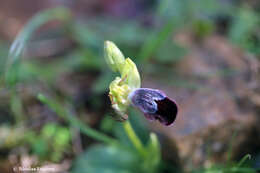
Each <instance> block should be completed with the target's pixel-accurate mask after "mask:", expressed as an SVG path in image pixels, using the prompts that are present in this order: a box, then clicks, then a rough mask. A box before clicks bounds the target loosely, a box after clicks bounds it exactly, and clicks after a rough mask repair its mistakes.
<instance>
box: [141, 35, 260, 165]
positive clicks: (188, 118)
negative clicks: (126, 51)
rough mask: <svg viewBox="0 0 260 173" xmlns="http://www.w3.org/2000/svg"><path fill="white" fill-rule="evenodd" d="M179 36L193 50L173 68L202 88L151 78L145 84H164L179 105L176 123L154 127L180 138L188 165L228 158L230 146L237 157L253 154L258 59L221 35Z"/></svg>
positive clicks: (257, 136)
mask: <svg viewBox="0 0 260 173" xmlns="http://www.w3.org/2000/svg"><path fill="white" fill-rule="evenodd" d="M175 39H176V41H178V42H179V43H180V44H182V45H184V46H186V47H188V48H189V50H190V53H189V54H188V55H187V56H186V57H185V58H184V59H183V60H181V61H180V62H179V63H178V64H177V66H174V67H173V68H177V70H176V71H178V73H179V75H180V76H181V77H182V78H183V79H185V80H187V81H189V80H190V81H195V83H196V84H197V85H198V88H196V89H190V88H185V87H176V86H173V85H170V84H169V85H161V84H158V82H157V83H156V80H157V79H154V77H146V78H145V81H144V83H143V86H144V87H146V86H149V87H153V88H160V89H162V90H164V91H166V93H167V94H168V95H169V96H170V97H172V98H175V99H176V101H177V103H178V104H179V114H178V116H177V119H176V121H175V123H174V124H173V125H172V126H171V127H163V126H161V125H160V124H158V123H151V125H150V126H151V128H152V129H154V130H156V131H160V133H163V134H166V136H168V137H170V139H172V140H175V142H176V143H177V146H178V150H179V154H180V157H181V160H182V162H185V164H184V165H185V166H186V169H191V168H192V167H198V166H201V165H204V166H209V165H210V164H212V163H215V162H216V161H217V162H218V163H225V162H226V161H227V159H228V151H229V148H230V146H231V148H232V152H231V157H232V158H233V159H236V158H241V157H242V156H243V155H246V154H252V152H253V151H254V149H256V148H257V147H258V148H259V147H260V133H259V132H260V128H259V125H258V124H259V119H258V116H259V110H260V109H259V108H260V105H259V101H260V100H259V96H260V93H259V89H260V82H259V80H260V78H259V71H258V70H259V67H260V66H259V62H258V61H257V60H256V58H255V57H252V55H248V54H246V53H244V52H242V51H241V50H240V49H238V48H235V47H233V46H232V45H231V44H230V43H229V42H228V41H227V40H226V39H225V38H223V37H221V36H218V35H212V36H210V37H207V38H205V40H203V41H199V42H198V41H197V40H195V39H194V38H193V37H192V35H191V34H189V33H180V34H178V35H177V36H176V37H175ZM169 76H171V75H169ZM166 78H167V77H166ZM166 80H168V81H171V80H174V78H172V79H171V77H169V78H167V79H166ZM166 83H167V82H166ZM232 136H234V137H233V138H232ZM252 138H253V139H254V140H252Z"/></svg>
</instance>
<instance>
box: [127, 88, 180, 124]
mask: <svg viewBox="0 0 260 173" xmlns="http://www.w3.org/2000/svg"><path fill="white" fill-rule="evenodd" d="M128 98H129V100H130V101H131V103H132V105H133V106H135V107H137V108H139V109H140V110H141V111H142V112H143V113H144V115H145V117H146V118H148V119H149V120H159V122H160V123H162V124H164V125H166V126H168V125H171V124H172V123H173V122H174V121H175V119H176V116H177V113H178V106H177V104H176V103H175V101H173V100H171V99H170V98H168V97H167V96H166V94H165V93H164V92H162V91H160V90H157V89H151V88H138V89H135V90H134V91H132V92H131V93H130V94H129V96H128Z"/></svg>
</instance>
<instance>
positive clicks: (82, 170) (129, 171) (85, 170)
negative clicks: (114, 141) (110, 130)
mask: <svg viewBox="0 0 260 173" xmlns="http://www.w3.org/2000/svg"><path fill="white" fill-rule="evenodd" d="M141 163H142V162H140V159H139V155H138V154H137V153H136V152H134V151H132V150H128V149H125V148H121V147H115V146H102V145H97V146H93V147H91V148H89V149H88V150H87V151H86V152H85V153H83V154H82V155H81V156H79V157H78V158H77V159H76V160H75V162H74V164H73V166H72V173H137V172H138V173H142V172H143V171H142V170H141V168H140V165H141Z"/></svg>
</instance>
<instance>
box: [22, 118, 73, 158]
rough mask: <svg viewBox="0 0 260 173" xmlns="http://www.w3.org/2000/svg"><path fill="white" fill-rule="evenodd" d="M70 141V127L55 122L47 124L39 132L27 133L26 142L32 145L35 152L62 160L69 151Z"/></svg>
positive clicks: (42, 156)
mask: <svg viewBox="0 0 260 173" xmlns="http://www.w3.org/2000/svg"><path fill="white" fill-rule="evenodd" d="M70 141H71V134H70V131H69V129H68V128H66V127H61V126H60V125H57V124H54V123H49V124H46V125H45V126H44V127H43V128H42V129H41V131H40V133H39V134H37V133H35V132H33V131H29V132H27V133H26V134H25V142H26V143H28V144H29V145H30V148H32V153H33V154H36V155H38V156H39V157H40V158H41V159H44V160H46V159H48V160H51V161H54V162H57V161H60V160H61V159H62V158H63V157H64V154H65V153H66V152H68V149H69V145H70ZM53 151H55V152H53Z"/></svg>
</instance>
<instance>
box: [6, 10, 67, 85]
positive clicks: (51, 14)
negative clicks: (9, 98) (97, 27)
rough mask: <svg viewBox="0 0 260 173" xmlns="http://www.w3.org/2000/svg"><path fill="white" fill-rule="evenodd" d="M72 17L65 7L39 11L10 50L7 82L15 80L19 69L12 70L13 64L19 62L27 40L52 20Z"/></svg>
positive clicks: (63, 20)
mask: <svg viewBox="0 0 260 173" xmlns="http://www.w3.org/2000/svg"><path fill="white" fill-rule="evenodd" d="M70 19H71V12H70V10H69V9H67V8H64V7H58V8H52V9H47V10H45V11H41V12H39V13H38V14H36V15H35V16H34V17H33V18H32V19H31V20H30V21H29V22H28V23H27V24H26V25H25V27H24V28H23V29H22V30H21V32H19V34H18V35H17V37H16V38H15V40H14V42H13V43H12V45H11V47H10V50H9V55H8V58H7V64H6V69H5V79H6V81H7V83H9V84H10V82H15V80H16V77H17V73H18V71H17V69H13V70H12V66H14V64H19V59H20V57H21V55H22V53H23V51H24V48H25V47H26V45H27V42H28V41H29V40H30V38H31V36H32V35H33V33H34V32H35V30H37V29H38V28H39V27H40V26H42V25H43V24H45V23H47V22H49V21H51V20H60V21H62V22H68V21H70ZM14 68H18V65H16V66H15V67H14ZM12 73H14V74H12ZM10 80H11V81H10Z"/></svg>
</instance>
